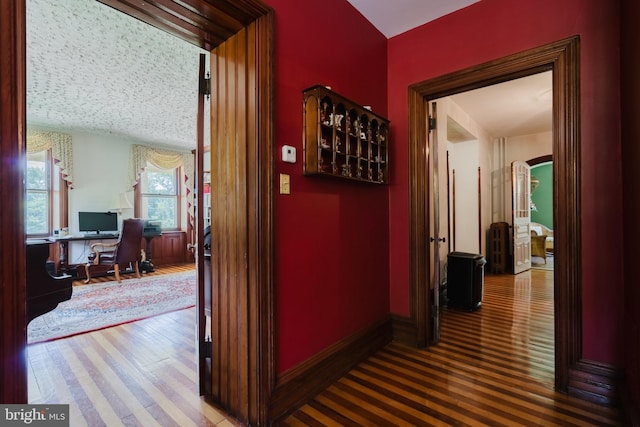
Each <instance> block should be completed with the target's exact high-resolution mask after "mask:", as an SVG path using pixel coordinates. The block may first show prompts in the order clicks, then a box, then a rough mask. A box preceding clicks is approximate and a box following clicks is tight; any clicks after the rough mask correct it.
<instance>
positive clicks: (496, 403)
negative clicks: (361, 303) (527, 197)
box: [28, 269, 619, 426]
mask: <svg viewBox="0 0 640 427" xmlns="http://www.w3.org/2000/svg"><path fill="white" fill-rule="evenodd" d="M161 273H162V270H161V269H159V271H158V274H161ZM552 278H553V276H552V272H550V271H545V270H532V271H530V272H527V273H523V274H520V275H518V276H511V275H504V276H487V277H486V279H485V293H484V299H483V306H482V308H481V309H480V310H478V311H476V312H472V313H468V312H461V311H454V310H445V311H444V313H443V316H442V340H441V342H440V343H439V344H438V345H437V346H434V347H431V348H429V349H423V350H419V349H414V348H410V347H407V346H403V345H401V344H398V343H392V344H390V345H389V346H387V347H386V348H385V349H383V350H382V351H380V352H378V353H377V354H375V355H374V356H372V357H371V358H369V359H368V360H366V361H365V362H363V363H362V364H360V365H359V366H357V367H356V368H355V369H353V370H352V371H351V372H349V373H348V374H347V375H345V376H344V377H343V378H342V379H340V380H339V381H338V382H336V383H335V384H333V385H332V386H331V387H329V388H328V389H327V390H325V391H324V392H323V393H321V394H320V395H319V396H317V397H316V398H315V399H313V400H312V401H311V402H309V403H308V404H306V405H305V406H303V407H302V408H300V409H299V410H298V411H296V412H294V413H293V414H292V415H291V416H289V417H288V418H287V419H285V420H284V421H282V423H281V424H282V425H284V426H322V425H326V426H338V425H345V426H356V425H362V426H405V425H406V426H408V425H434V426H438V425H492V426H501V425H504V426H514V425H518V426H530V425H542V426H552V425H560V426H574V425H575V426H616V425H619V421H618V413H617V412H616V411H615V410H614V409H611V408H605V407H601V406H598V405H595V404H591V403H589V402H585V401H581V400H579V399H575V398H571V397H568V396H566V395H564V394H561V393H556V392H555V391H554V390H553V292H552V283H551V280H552ZM194 324H195V310H194V309H187V310H181V311H177V312H173V313H169V314H166V315H161V316H156V317H153V318H150V319H145V320H141V321H139V322H133V323H129V324H125V325H121V326H116V327H113V328H108V329H104V330H101V331H96V332H91V333H87V334H83V335H78V336H75V337H71V338H66V339H61V340H56V341H51V342H46V343H42V344H34V345H30V346H29V347H28V363H29V372H30V375H29V401H30V403H70V414H71V425H72V426H115V425H126V426H153V425H158V426H211V425H228V426H231V425H236V423H234V420H233V419H231V418H230V417H226V416H225V414H224V412H222V411H220V410H218V409H216V408H214V407H212V406H210V405H208V404H207V403H205V402H204V401H203V400H202V399H201V398H200V397H199V396H198V385H197V373H196V361H195V328H194Z"/></svg>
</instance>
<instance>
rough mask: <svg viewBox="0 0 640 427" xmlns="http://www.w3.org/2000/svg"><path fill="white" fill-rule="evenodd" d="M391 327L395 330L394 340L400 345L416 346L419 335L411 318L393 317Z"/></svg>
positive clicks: (393, 315)
mask: <svg viewBox="0 0 640 427" xmlns="http://www.w3.org/2000/svg"><path fill="white" fill-rule="evenodd" d="M391 325H392V330H393V340H394V341H397V342H399V343H402V344H405V345H409V346H415V337H416V336H417V334H418V331H417V330H416V324H415V322H413V321H412V320H411V318H409V317H405V316H399V315H397V314H392V315H391Z"/></svg>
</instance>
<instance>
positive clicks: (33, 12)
mask: <svg viewBox="0 0 640 427" xmlns="http://www.w3.org/2000/svg"><path fill="white" fill-rule="evenodd" d="M348 1H349V2H350V3H351V4H352V5H353V6H354V7H356V8H357V9H358V10H359V11H360V12H361V13H362V14H363V15H364V16H365V17H366V18H367V19H368V20H369V21H371V22H372V23H373V24H374V25H375V26H376V27H377V28H378V29H379V30H380V31H381V32H382V33H383V34H384V35H385V36H387V37H393V36H394V35H397V34H400V33H402V32H405V31H407V30H409V29H411V28H414V27H416V26H419V25H422V24H424V23H426V22H428V21H431V20H434V19H437V18H439V17H441V16H443V15H446V14H448V13H451V12H453V11H455V10H457V9H460V8H463V7H466V6H468V5H470V4H472V3H475V2H476V1H477V0H394V1H389V0H348ZM96 35H99V37H96ZM203 52H204V51H203V50H201V49H200V48H198V47H196V46H193V45H191V44H189V43H187V42H184V41H182V40H179V39H177V38H175V37H173V36H171V35H169V34H167V33H165V32H163V31H160V30H157V29H155V28H153V27H150V26H148V25H147V24H144V23H142V22H140V21H138V20H136V19H133V18H130V17H128V16H126V15H124V14H122V13H120V12H117V11H115V10H113V9H111V8H109V7H107V6H105V5H103V4H101V3H99V2H97V1H95V0H64V1H51V0H27V121H28V125H29V126H31V127H40V128H44V129H63V130H66V131H80V132H91V133H101V134H109V135H113V136H116V137H120V138H127V139H133V140H138V141H142V142H147V143H153V144H161V145H166V146H175V147H179V148H184V149H193V148H194V147H195V141H196V128H195V123H196V118H195V117H196V105H197V88H198V76H197V69H198V56H199V54H200V53H203ZM523 82H524V81H523V80H522V79H519V80H518V81H517V83H515V82H514V83H508V84H503V85H496V86H493V87H491V88H487V89H482V90H481V91H482V93H483V94H482V95H480V94H479V93H480V92H477V91H476V92H474V93H468V94H460V95H456V96H455V101H456V103H458V105H460V106H461V107H462V108H463V109H464V110H465V111H466V112H467V113H468V114H469V115H471V116H472V117H473V118H474V120H475V121H476V122H477V123H478V124H479V125H481V126H483V127H484V128H485V129H486V130H487V131H488V132H489V133H491V134H492V135H496V136H510V135H513V134H514V133H513V132H516V133H515V134H526V133H535V132H540V131H543V130H550V129H551V122H550V120H551V119H550V117H551V112H550V111H551V103H550V97H548V95H549V94H550V82H549V79H548V78H547V79H546V80H545V79H535V78H534V79H533V80H532V82H531V83H529V84H527V85H523V84H522V83H523ZM547 84H548V85H549V86H545V85H547ZM545 97H548V98H549V99H548V101H549V102H547V103H546V107H543V103H541V102H540V100H541V99H545ZM544 108H547V110H548V111H545V109H544ZM542 117H548V118H549V120H548V121H547V122H548V123H546V129H540V128H537V127H535V126H534V122H537V121H544V120H540V119H541V118H542ZM205 122H206V121H205ZM516 125H523V126H526V127H525V128H518V127H517V126H516ZM522 129H526V131H522Z"/></svg>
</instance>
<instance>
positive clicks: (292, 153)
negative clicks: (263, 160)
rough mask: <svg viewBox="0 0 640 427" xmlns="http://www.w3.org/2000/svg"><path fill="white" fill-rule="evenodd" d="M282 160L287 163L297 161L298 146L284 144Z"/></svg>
mask: <svg viewBox="0 0 640 427" xmlns="http://www.w3.org/2000/svg"><path fill="white" fill-rule="evenodd" d="M282 161H283V162H287V163H295V162H296V147H292V146H290V145H283V146H282Z"/></svg>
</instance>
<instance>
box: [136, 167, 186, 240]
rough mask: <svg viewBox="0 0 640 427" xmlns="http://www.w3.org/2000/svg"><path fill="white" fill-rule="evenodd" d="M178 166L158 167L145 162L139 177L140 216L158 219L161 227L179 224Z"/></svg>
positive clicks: (176, 226)
mask: <svg viewBox="0 0 640 427" xmlns="http://www.w3.org/2000/svg"><path fill="white" fill-rule="evenodd" d="M179 172H180V168H174V169H160V168H158V167H155V166H152V165H150V164H147V167H145V169H144V172H142V174H141V177H140V201H141V216H142V217H143V218H147V219H150V220H157V221H160V222H161V224H162V229H164V230H167V229H168V230H172V229H173V230H177V229H178V228H179V224H180V208H179V206H180V205H179V201H180V185H179V182H180V181H179V180H178V176H179Z"/></svg>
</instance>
